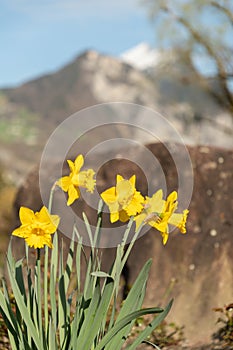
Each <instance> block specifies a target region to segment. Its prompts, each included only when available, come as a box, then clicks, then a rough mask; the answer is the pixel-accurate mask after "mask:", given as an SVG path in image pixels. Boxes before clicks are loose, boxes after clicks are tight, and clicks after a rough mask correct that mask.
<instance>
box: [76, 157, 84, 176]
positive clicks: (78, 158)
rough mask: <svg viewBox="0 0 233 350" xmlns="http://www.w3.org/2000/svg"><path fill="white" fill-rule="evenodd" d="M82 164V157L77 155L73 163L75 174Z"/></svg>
mask: <svg viewBox="0 0 233 350" xmlns="http://www.w3.org/2000/svg"><path fill="white" fill-rule="evenodd" d="M83 163H84V159H83V155H82V154H79V155H78V156H77V158H76V159H75V161H74V167H75V172H76V173H78V172H79V170H80V169H81V168H82V166H83Z"/></svg>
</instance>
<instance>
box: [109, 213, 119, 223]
mask: <svg viewBox="0 0 233 350" xmlns="http://www.w3.org/2000/svg"><path fill="white" fill-rule="evenodd" d="M118 220H119V212H118V211H115V212H111V213H110V221H111V223H112V224H113V223H114V222H116V221H118Z"/></svg>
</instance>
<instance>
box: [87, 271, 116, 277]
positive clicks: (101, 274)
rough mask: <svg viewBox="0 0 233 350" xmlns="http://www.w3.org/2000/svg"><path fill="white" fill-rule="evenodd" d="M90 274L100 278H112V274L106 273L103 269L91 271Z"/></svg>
mask: <svg viewBox="0 0 233 350" xmlns="http://www.w3.org/2000/svg"><path fill="white" fill-rule="evenodd" d="M91 276H95V277H100V278H112V276H110V275H109V274H108V273H106V272H104V271H95V272H92V273H91Z"/></svg>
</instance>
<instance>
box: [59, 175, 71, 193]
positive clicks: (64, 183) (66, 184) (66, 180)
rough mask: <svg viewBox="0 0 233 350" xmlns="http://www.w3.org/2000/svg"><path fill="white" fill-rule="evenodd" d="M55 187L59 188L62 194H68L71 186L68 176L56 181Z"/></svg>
mask: <svg viewBox="0 0 233 350" xmlns="http://www.w3.org/2000/svg"><path fill="white" fill-rule="evenodd" d="M57 185H58V186H59V187H61V189H62V190H63V191H64V192H68V189H69V186H71V185H72V181H71V178H70V176H64V177H61V178H60V179H59V180H58V181H57Z"/></svg>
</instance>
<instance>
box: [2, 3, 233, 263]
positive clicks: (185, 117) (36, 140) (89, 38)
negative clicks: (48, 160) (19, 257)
mask: <svg viewBox="0 0 233 350" xmlns="http://www.w3.org/2000/svg"><path fill="white" fill-rule="evenodd" d="M0 29H1V30H0V42H1V54H0V147H1V151H0V231H1V235H2V244H1V250H2V251H5V249H6V245H7V242H8V239H9V231H10V229H9V227H10V226H11V224H12V220H13V209H12V208H13V203H14V200H15V196H16V193H17V191H18V188H19V187H20V186H21V184H22V182H23V181H24V179H25V177H26V176H27V174H28V173H29V172H30V171H31V169H33V167H34V166H35V164H37V163H38V162H39V160H40V156H41V152H42V150H43V147H44V145H45V143H46V141H47V139H48V138H49V136H50V135H51V133H52V132H53V130H54V129H55V128H56V127H57V126H58V125H59V124H60V123H61V122H62V121H63V120H65V119H66V118H67V117H69V116H70V115H71V114H72V113H75V112H76V111H78V110H81V109H82V108H85V107H88V106H91V105H94V104H97V103H102V102H111V101H121V102H130V103H136V104H140V105H144V106H146V107H151V108H153V109H154V110H156V111H158V112H159V113H161V114H162V115H163V116H164V117H165V118H167V119H168V120H169V121H170V122H171V123H172V125H173V126H174V127H175V128H176V129H177V130H178V132H179V133H180V134H181V136H182V138H183V140H184V142H185V143H186V144H187V145H192V146H195V145H204V146H210V147H219V148H221V149H226V150H228V151H229V150H232V147H233V2H232V1H231V0H221V1H217V0H216V1H214V0H213V1H212V0H173V1H171V0H170V1H169V0H141V1H139V0H124V1H123V0H118V1H114V2H111V1H108V0H98V1H97V0H96V1H93V0H92V1H91V0H85V1H83V0H40V1H37V2H34V1H31V0H1V3H0ZM152 128H153V123H152ZM154 128H155V129H156V128H157V129H158V128H159V125H154ZM152 131H153V130H152ZM161 132H162V131H161ZM161 137H163V135H161ZM164 137H165V136H164ZM140 142H143V143H145V144H146V143H148V142H150V140H149V139H146V138H145V139H143V140H140ZM219 159H220V158H219ZM231 171H232V169H231ZM230 209H231V210H232V207H231V204H230ZM1 259H4V258H1Z"/></svg>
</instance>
